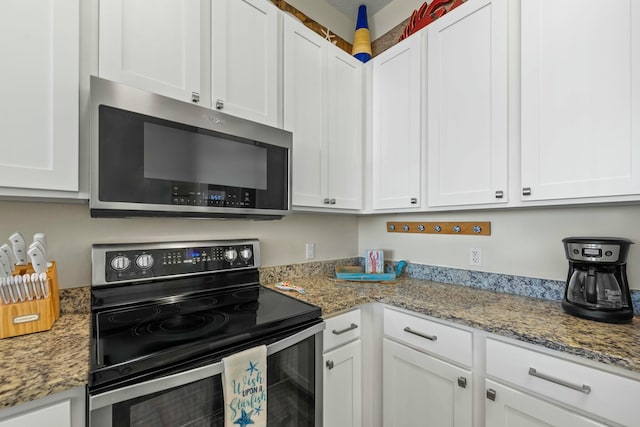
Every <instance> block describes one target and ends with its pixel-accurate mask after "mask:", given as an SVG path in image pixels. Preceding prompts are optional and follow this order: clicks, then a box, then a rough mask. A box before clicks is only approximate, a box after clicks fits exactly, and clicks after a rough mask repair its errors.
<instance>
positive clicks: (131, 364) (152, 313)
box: [89, 279, 321, 386]
mask: <svg viewBox="0 0 640 427" xmlns="http://www.w3.org/2000/svg"><path fill="white" fill-rule="evenodd" d="M202 280H203V279H196V280H195V282H198V281H202ZM192 281H193V280H192ZM188 285H189V283H188V281H186V284H185V281H182V282H180V284H179V286H180V287H181V288H182V290H183V291H184V290H185V286H186V288H189V286H188ZM191 287H197V285H194V284H192V285H191ZM138 288H139V287H135V289H136V291H135V292H140V291H139V290H138ZM131 291H132V292H131V293H129V294H128V295H127V298H129V300H131V297H132V296H135V292H134V288H132V289H131ZM165 291H166V289H165ZM121 293H122V292H121V291H120V293H118V292H117V291H114V290H109V289H105V290H102V291H96V292H95V293H94V295H93V296H92V298H93V304H94V307H96V308H97V309H96V310H94V313H93V319H92V321H93V324H92V329H93V331H92V333H93V339H92V349H91V351H92V354H91V372H90V378H89V385H90V386H100V385H103V384H109V383H114V382H118V383H120V382H122V381H123V380H126V379H129V378H134V377H140V376H144V375H145V373H150V372H157V371H160V370H163V369H169V368H171V367H175V366H177V365H179V364H185V363H188V362H193V361H195V360H198V359H202V358H207V360H208V362H209V363H210V362H211V360H216V359H218V360H219V359H220V358H221V357H223V356H224V355H226V353H229V352H230V351H231V350H232V349H233V350H234V351H235V350H236V349H237V348H238V347H239V346H245V347H249V346H251V345H252V343H254V345H255V343H256V340H261V341H260V342H261V343H262V342H263V341H264V337H265V336H268V335H274V334H278V333H279V332H282V331H289V332H290V331H291V330H292V329H295V328H297V327H300V326H302V325H305V326H306V325H308V324H309V323H316V322H320V321H321V319H320V316H321V310H320V308H319V307H316V306H313V305H311V304H307V303H305V302H302V301H299V300H297V299H295V298H292V297H289V296H287V295H283V294H281V293H279V292H275V291H272V290H270V289H267V288H265V287H263V286H260V285H257V284H255V285H250V286H243V287H239V288H235V289H229V290H213V291H198V292H183V293H182V294H179V295H175V294H174V295H173V296H171V293H166V292H165V293H164V295H170V296H163V297H157V298H151V299H150V300H147V301H146V302H143V301H140V300H138V301H136V302H135V303H134V304H128V305H127V304H122V303H117V302H118V301H117V299H118V298H116V297H115V295H119V294H121ZM146 295H147V298H148V297H149V293H147V294H146ZM156 296H157V295H156ZM133 299H134V300H135V299H136V298H133Z"/></svg>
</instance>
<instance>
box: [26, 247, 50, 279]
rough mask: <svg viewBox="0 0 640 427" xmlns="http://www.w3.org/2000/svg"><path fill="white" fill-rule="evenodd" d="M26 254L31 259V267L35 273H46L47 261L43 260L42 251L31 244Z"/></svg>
mask: <svg viewBox="0 0 640 427" xmlns="http://www.w3.org/2000/svg"><path fill="white" fill-rule="evenodd" d="M27 253H28V254H29V258H30V259H31V266H32V267H33V270H34V271H35V272H36V273H44V272H45V271H47V261H46V260H45V259H44V255H43V254H42V250H40V248H38V247H37V245H33V244H32V245H31V247H30V248H29V251H28V252H27Z"/></svg>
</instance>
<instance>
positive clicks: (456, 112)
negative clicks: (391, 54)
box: [427, 0, 508, 206]
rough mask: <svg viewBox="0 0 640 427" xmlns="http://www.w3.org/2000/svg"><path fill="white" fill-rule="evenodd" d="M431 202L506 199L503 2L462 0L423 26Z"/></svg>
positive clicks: (504, 4) (473, 202) (491, 201)
mask: <svg viewBox="0 0 640 427" xmlns="http://www.w3.org/2000/svg"><path fill="white" fill-rule="evenodd" d="M428 28H429V29H428V43H427V44H428V47H427V52H428V59H427V87H428V91H427V111H428V114H427V149H428V152H427V158H428V169H427V174H428V180H427V181H428V199H429V206H451V205H470V204H484V203H504V202H506V201H507V197H506V195H507V180H508V171H507V161H508V156H507V130H508V129H507V119H508V111H507V81H508V79H507V30H508V29H507V1H506V0H477V1H473V2H467V3H465V4H463V5H462V6H460V7H458V8H456V9H455V10H453V11H452V12H451V13H449V14H446V15H445V16H443V17H442V18H440V19H438V20H436V21H435V22H434V23H433V24H431V25H430V26H429V27H428Z"/></svg>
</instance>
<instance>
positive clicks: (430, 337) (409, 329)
mask: <svg viewBox="0 0 640 427" xmlns="http://www.w3.org/2000/svg"><path fill="white" fill-rule="evenodd" d="M404 331H405V332H409V333H410V334H413V335H417V336H419V337H421V338H426V339H428V340H429V341H436V340H437V339H438V337H437V336H436V335H429V334H423V333H422V332H418V331H414V330H413V329H411V328H410V327H408V326H407V327H406V328H404Z"/></svg>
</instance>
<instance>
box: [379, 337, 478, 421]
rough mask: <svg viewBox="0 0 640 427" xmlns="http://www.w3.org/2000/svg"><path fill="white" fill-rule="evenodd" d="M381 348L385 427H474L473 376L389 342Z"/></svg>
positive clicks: (385, 341)
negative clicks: (416, 426) (415, 426)
mask: <svg viewBox="0 0 640 427" xmlns="http://www.w3.org/2000/svg"><path fill="white" fill-rule="evenodd" d="M382 346H383V355H382V358H383V359H382V363H383V365H382V369H383V378H382V381H383V382H382V388H383V391H382V393H383V408H382V411H383V425H384V426H385V427H392V426H393V427H405V426H413V425H421V426H434V427H440V426H453V427H470V426H471V425H472V422H473V413H472V412H473V406H472V405H473V403H472V402H473V384H472V376H471V372H469V371H467V370H464V369H462V368H459V367H456V366H454V365H451V364H449V363H446V362H443V361H442V360H439V359H436V358H435V357H432V356H429V355H426V354H424V353H421V352H419V351H417V350H413V349H411V348H409V347H406V346H404V345H400V344H397V343H395V342H393V341H390V340H388V339H386V338H385V339H384V340H383V344H382ZM463 385H464V386H463ZM489 425H491V424H489Z"/></svg>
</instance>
